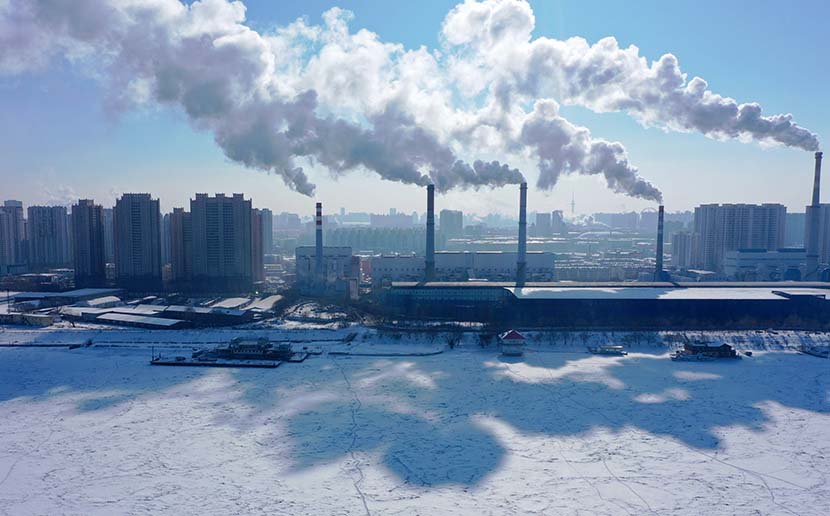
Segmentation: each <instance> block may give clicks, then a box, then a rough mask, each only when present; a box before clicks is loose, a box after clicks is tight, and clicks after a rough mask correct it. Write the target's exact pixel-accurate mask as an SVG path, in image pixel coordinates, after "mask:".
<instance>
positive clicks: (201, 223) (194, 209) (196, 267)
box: [190, 194, 253, 292]
mask: <svg viewBox="0 0 830 516" xmlns="http://www.w3.org/2000/svg"><path fill="white" fill-rule="evenodd" d="M190 214H191V219H192V224H193V286H194V288H196V289H198V290H202V291H206V292H222V291H238V292H244V291H248V290H250V289H251V285H252V281H253V273H252V270H251V266H252V258H251V247H252V246H251V201H250V200H245V199H244V197H243V196H242V194H233V196H232V197H226V196H225V195H224V194H216V196H215V197H209V196H208V195H207V194H196V198H195V199H191V201H190Z"/></svg>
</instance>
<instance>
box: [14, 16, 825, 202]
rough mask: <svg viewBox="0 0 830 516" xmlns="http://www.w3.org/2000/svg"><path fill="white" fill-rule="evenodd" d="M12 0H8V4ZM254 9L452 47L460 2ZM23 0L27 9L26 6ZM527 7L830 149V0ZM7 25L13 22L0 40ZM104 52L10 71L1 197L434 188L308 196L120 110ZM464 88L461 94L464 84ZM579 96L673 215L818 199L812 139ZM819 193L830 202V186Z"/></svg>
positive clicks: (556, 29) (526, 163)
mask: <svg viewBox="0 0 830 516" xmlns="http://www.w3.org/2000/svg"><path fill="white" fill-rule="evenodd" d="M8 1H9V0H5V1H4V0H0V10H1V9H2V7H3V6H4V4H6V2H8ZM244 4H245V6H246V8H247V11H246V13H245V21H244V22H243V23H244V24H245V25H247V26H248V27H250V28H252V29H254V30H255V31H257V32H259V33H262V34H268V33H273V32H274V31H275V30H276V28H277V27H285V26H287V25H288V24H291V23H292V22H294V21H295V20H297V19H298V18H303V19H304V20H305V23H306V24H307V25H309V26H318V25H321V24H322V23H323V21H322V16H323V13H324V12H326V11H328V10H329V9H331V8H332V7H334V6H339V7H341V8H343V9H347V10H349V11H351V12H352V13H353V17H352V18H351V20H350V21H349V25H348V26H349V31H350V33H352V34H354V33H356V32H357V31H359V30H360V29H366V30H368V31H371V32H373V33H375V34H377V36H378V38H379V40H381V41H383V42H392V43H400V44H401V45H403V48H404V49H406V50H417V49H418V48H420V47H421V46H424V47H426V49H427V50H428V51H429V52H432V51H440V52H444V53H446V47H445V44H446V42H445V41H444V39H445V38H444V36H442V24H443V23H444V19H445V17H446V16H447V14H448V12H450V11H451V10H452V9H453V7H454V6H455V5H456V2H444V1H422V2H365V1H364V2H351V1H345V2H330V1H325V2H324V1H317V0H313V1H303V2H288V1H280V2H273V1H264V0H263V1H258V0H246V1H245V2H244ZM10 5H11V6H12V7H14V2H12V4H10ZM530 5H531V7H532V12H533V16H535V26H534V27H533V32H532V37H533V38H538V37H547V38H555V39H557V40H564V39H567V38H570V37H573V36H579V37H582V38H585V39H586V40H587V41H588V43H589V44H594V43H596V42H597V41H599V40H600V39H602V38H603V37H606V36H613V37H615V38H616V39H617V41H618V42H619V46H620V47H627V46H628V45H636V46H637V47H638V48H639V49H640V55H641V56H642V57H644V58H646V59H647V61H648V62H649V64H650V63H651V62H652V61H654V60H658V59H659V58H660V56H662V55H663V54H666V53H671V54H673V55H674V56H676V57H677V60H678V61H679V64H680V68H681V69H682V70H683V72H685V73H687V74H688V78H689V79H691V78H692V77H694V76H696V75H697V76H701V77H703V78H705V80H706V81H707V83H708V87H709V89H710V90H712V91H713V92H715V93H717V94H720V95H722V96H724V97H731V98H733V99H735V100H736V101H737V102H738V103H739V104H740V103H744V102H757V103H759V104H760V105H761V106H762V107H763V114H764V115H775V114H778V113H791V114H792V115H793V119H794V121H795V122H796V123H797V124H798V125H799V126H801V127H803V128H806V129H808V130H809V131H811V132H812V133H815V134H817V135H818V140H819V142H820V144H821V145H822V147H824V146H826V144H827V135H829V134H830V121H828V120H830V107H828V102H827V91H828V89H827V84H828V82H830V81H828V79H830V69H829V68H828V66H827V65H828V61H827V59H828V57H827V49H828V45H827V39H826V26H825V27H823V26H822V24H823V23H825V21H826V20H827V19H828V18H830V3H827V2H809V1H804V2H798V4H797V6H795V5H788V4H782V3H780V2H772V1H751V2H750V1H739V0H735V1H730V2H715V1H700V2H656V1H645V0H644V1H638V2H618V1H586V0H581V1H545V2H531V4H530ZM7 7H8V6H7ZM3 30H4V29H3V25H2V24H0V38H2V36H3V35H2V31H3ZM94 61H95V55H94V54H93V56H92V57H86V58H85V59H81V60H74V59H69V60H68V59H66V58H64V57H61V56H57V57H54V58H53V59H51V60H50V62H49V63H48V65H46V66H43V67H37V68H36V69H32V70H23V71H18V72H15V73H8V72H7V73H0V113H3V115H2V116H1V117H0V156H2V159H0V180H1V181H2V183H1V184H2V185H3V186H2V189H0V192H1V193H0V198H3V199H18V200H22V201H24V203H26V204H27V205H31V204H46V203H49V204H52V203H60V204H63V203H68V202H71V201H74V199H77V198H78V197H84V198H90V197H91V198H94V199H96V200H97V201H99V202H101V203H103V204H104V205H112V204H113V203H114V200H115V198H116V196H117V195H119V194H120V193H122V192H150V193H152V194H153V195H154V196H157V197H159V198H160V199H161V204H162V208H163V209H164V210H169V209H171V208H172V207H174V206H187V202H188V199H190V198H191V197H193V194H194V193H195V192H208V193H215V192H227V193H231V192H242V193H244V194H246V196H249V197H251V198H252V199H253V201H254V205H255V206H256V207H262V208H270V209H272V210H274V211H276V212H281V211H290V212H297V213H301V214H311V212H312V210H313V207H314V202H315V200H320V201H322V202H323V203H324V206H325V207H326V211H330V212H335V211H338V210H339V209H340V207H345V208H346V209H347V210H349V211H371V212H385V211H387V210H388V209H389V208H392V207H395V208H397V209H398V210H403V211H406V212H410V211H419V212H421V211H424V208H425V207H424V204H425V199H424V197H425V196H424V195H423V188H422V187H421V186H418V185H415V184H402V183H400V182H391V181H386V180H382V179H380V178H379V177H378V175H377V174H375V173H374V172H371V171H367V170H362V169H360V167H357V169H354V170H350V171H348V172H346V173H344V174H340V175H338V177H336V178H335V177H333V175H332V173H331V172H330V171H329V170H327V169H326V168H325V167H323V166H320V165H319V164H318V165H316V166H305V167H304V169H305V172H306V173H307V174H308V176H309V179H310V180H311V181H313V183H315V184H316V191H315V192H314V194H313V195H312V196H311V197H309V196H306V195H303V194H301V193H298V192H297V191H295V190H292V189H291V188H290V187H289V186H288V185H287V184H286V183H285V182H284V181H283V180H282V179H281V178H280V177H279V176H278V175H277V174H275V173H267V172H263V171H260V170H255V169H252V168H249V167H246V166H244V165H242V164H240V163H239V162H238V160H237V161H234V160H232V159H230V158H229V157H228V155H227V152H225V150H226V149H223V148H222V147H221V146H220V145H217V143H216V142H215V134H216V131H217V129H216V127H215V126H213V125H211V124H200V123H194V122H193V119H192V118H191V117H189V116H188V114H186V113H185V111H184V109H183V108H182V107H181V106H180V105H176V104H175V103H161V104H159V103H152V102H150V103H146V104H142V105H138V106H130V107H129V108H128V109H119V110H113V109H112V108H111V106H109V105H108V103H107V100H108V95H107V91H106V90H107V89H108V88H111V87H112V86H111V85H107V84H106V81H105V80H103V79H102V78H101V73H100V70H98V69H96V67H95V66H94ZM90 62H92V63H93V64H90ZM456 95H457V96H461V97H464V93H463V92H456ZM321 96H322V97H325V95H321ZM469 97H470V98H461V99H460V100H459V101H458V102H462V103H464V102H475V101H476V98H475V96H474V95H470V96H469ZM542 97H544V98H547V96H542ZM334 98H335V99H337V98H338V97H337V96H336V95H335V96H334ZM538 98H541V97H537V98H536V100H538ZM533 100H534V99H530V100H528V98H523V99H522V98H517V99H516V100H515V102H517V103H521V102H525V103H527V102H530V105H529V106H527V107H526V109H525V111H526V112H530V111H532V101H533ZM557 100H559V99H557ZM578 104H580V102H573V103H568V102H562V105H561V107H560V108H559V114H561V115H562V116H564V117H566V118H567V120H568V121H569V122H570V123H571V124H576V125H578V126H584V127H585V128H587V129H589V130H590V134H591V137H592V138H595V139H603V140H608V141H619V142H621V143H622V144H623V145H624V146H625V149H626V151H627V159H628V160H630V163H631V164H633V165H634V166H636V168H637V169H638V173H639V176H641V177H642V178H644V179H645V180H647V181H648V182H649V183H650V184H653V185H654V186H655V187H657V188H659V189H660V190H661V191H662V194H663V202H664V204H665V205H666V209H667V210H668V211H681V210H688V209H693V208H694V206H696V205H699V204H703V203H713V202H718V203H722V202H748V203H762V202H779V203H783V204H785V205H786V206H787V208H788V210H789V211H803V207H804V205H805V204H806V203H808V202H809V197H810V192H811V180H812V170H813V153H812V152H811V151H809V150H804V149H800V148H792V147H785V146H782V145H777V146H770V145H769V144H768V142H760V143H759V142H758V141H741V140H747V138H737V139H734V138H732V139H727V140H725V141H720V140H717V139H712V138H708V137H706V136H704V135H703V134H700V133H699V132H695V131H691V132H682V131H675V130H671V129H668V130H667V129H666V128H665V127H660V126H659V125H660V124H657V125H658V126H652V127H645V126H644V125H643V123H642V120H638V119H636V117H634V116H629V114H627V113H625V112H619V111H616V112H614V110H611V111H612V112H598V110H597V109H595V108H592V107H593V106H585V105H578ZM339 107H340V106H338V105H337V102H336V100H335V102H333V103H332V102H329V104H328V105H321V106H320V108H319V109H321V110H328V111H329V112H333V113H337V112H338V109H339ZM600 111H602V110H600ZM523 114H526V113H523ZM366 116H368V115H366ZM355 118H356V119H357V120H358V122H357V125H359V126H360V125H361V124H362V125H363V126H367V124H369V122H367V121H366V120H365V119H364V118H363V114H358V115H353V116H352V119H355ZM439 122H440V121H435V124H438V123H439ZM431 123H432V122H430V121H429V120H426V121H420V120H419V121H418V124H420V125H421V126H423V127H425V128H426V129H427V130H428V131H429V130H432V129H433V128H432V127H431ZM221 130H222V129H219V131H221ZM439 139H440V138H439ZM472 147H474V145H472V144H471V147H470V148H472ZM478 148H479V147H476V149H478ZM452 149H453V150H454V152H455V153H456V154H457V155H458V158H460V159H464V160H466V161H471V160H473V159H476V158H477V155H472V153H468V150H469V148H468V147H467V146H466V145H465V143H464V142H459V141H456V142H454V143H453V146H452ZM528 149H529V150H528V152H531V153H532V151H535V150H536V149H537V148H536V147H534V146H532V145H529V144H528ZM539 152H542V151H541V147H539ZM468 154H469V155H468ZM483 154H484V155H485V156H483V159H485V160H487V161H489V160H498V161H499V162H500V163H509V165H510V167H517V168H518V169H519V170H520V171H521V173H523V174H524V175H525V177H527V178H528V181H529V183H530V184H531V188H530V195H529V209H530V210H531V211H545V210H554V209H564V210H566V211H568V210H569V205H570V201H571V197H572V196H573V197H574V199H575V202H576V211H577V213H592V212H597V211H619V210H641V209H644V208H650V207H654V206H656V204H657V202H656V201H655V200H654V199H643V198H638V197H633V196H630V195H625V194H623V193H615V192H613V191H611V190H610V189H609V188H608V187H607V185H606V181H605V180H603V179H602V178H601V177H600V176H597V175H581V174H576V173H575V174H563V175H561V176H560V177H559V180H558V181H557V182H556V184H555V185H554V186H553V187H552V188H551V189H549V190H547V189H540V188H538V187H537V186H536V184H535V183H536V180H537V177H538V175H539V172H538V171H537V170H536V166H537V162H536V160H534V159H533V158H528V157H527V156H524V157H523V158H521V159H516V158H515V157H513V156H511V155H510V154H509V153H507V152H505V153H500V152H498V151H494V150H493V149H489V150H487V151H486V152H483ZM517 194H518V188H517V187H516V186H514V185H510V184H508V185H498V186H496V187H494V188H490V187H488V186H484V187H481V188H479V189H469V188H468V189H453V190H450V191H448V192H446V193H443V194H441V195H439V196H438V198H437V208H438V209H441V208H454V209H461V210H464V211H465V212H474V213H479V214H483V213H487V212H501V213H508V214H512V213H513V212H514V211H516V209H517V204H518V199H517V197H518V195H517ZM822 199H823V200H825V201H827V200H828V199H830V194H825V195H823V196H822Z"/></svg>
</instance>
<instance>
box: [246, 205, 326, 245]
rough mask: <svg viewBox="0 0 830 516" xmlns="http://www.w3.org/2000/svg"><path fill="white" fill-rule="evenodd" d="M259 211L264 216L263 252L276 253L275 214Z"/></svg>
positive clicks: (264, 210)
mask: <svg viewBox="0 0 830 516" xmlns="http://www.w3.org/2000/svg"><path fill="white" fill-rule="evenodd" d="M259 211H260V213H261V214H262V252H263V253H265V254H271V253H273V252H274V213H273V212H272V211H271V210H269V209H268V208H264V209H262V210H259ZM341 211H342V208H341Z"/></svg>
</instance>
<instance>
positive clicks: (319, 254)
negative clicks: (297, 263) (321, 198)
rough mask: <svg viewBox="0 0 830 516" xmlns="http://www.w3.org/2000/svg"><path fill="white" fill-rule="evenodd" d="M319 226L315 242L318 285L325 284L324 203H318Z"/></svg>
mask: <svg viewBox="0 0 830 516" xmlns="http://www.w3.org/2000/svg"><path fill="white" fill-rule="evenodd" d="M314 222H315V224H316V225H317V229H316V235H315V240H314V245H315V249H314V273H315V280H316V281H317V282H318V283H323V281H324V280H325V278H324V277H323V203H321V202H318V203H317V216H316V218H315V219H314Z"/></svg>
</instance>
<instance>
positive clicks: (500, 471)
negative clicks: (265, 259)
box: [0, 332, 830, 515]
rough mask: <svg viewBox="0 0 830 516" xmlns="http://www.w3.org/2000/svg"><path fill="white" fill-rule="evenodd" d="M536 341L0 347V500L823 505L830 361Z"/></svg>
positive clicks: (588, 508) (299, 510) (205, 508)
mask: <svg viewBox="0 0 830 516" xmlns="http://www.w3.org/2000/svg"><path fill="white" fill-rule="evenodd" d="M125 333H126V332H125ZM83 334H84V333H83V332H79V336H80V335H83ZM361 346H367V345H363V344H362V345H361ZM531 347H533V346H531ZM551 349H552V348H550V347H546V346H537V347H536V348H534V349H531V350H530V351H528V352H527V353H526V354H525V356H524V357H522V358H521V359H518V360H507V359H504V358H500V357H499V356H498V354H497V353H496V351H495V350H493V349H490V348H485V349H478V348H477V347H475V346H472V345H466V346H462V347H461V348H460V349H458V348H457V349H455V350H447V351H446V352H445V353H444V354H441V355H436V356H428V357H395V358H375V357H343V356H337V357H335V356H329V355H323V356H319V357H313V358H311V359H309V360H307V361H306V362H304V363H302V364H284V366H283V367H280V368H278V369H275V370H242V369H241V370H226V369H211V368H204V369H202V368H174V367H152V366H150V365H148V359H149V353H148V352H147V351H146V350H140V349H119V348H96V347H91V348H82V349H76V350H66V349H58V348H48V349H46V348H44V349H33V348H4V349H0V422H2V423H0V428H1V429H2V431H0V513H3V514H13V515H27V514H101V515H111V514H175V515H181V514H200V515H201V514H291V515H296V514H313V515H319V514H441V515H444V514H609V515H619V514H637V515H641V514H689V515H699V514H709V515H711V514H798V515H811V514H815V515H824V514H828V513H830V484H828V478H830V443H828V438H829V437H830V361H828V360H822V359H819V358H815V357H811V356H806V355H802V354H798V353H795V352H792V351H787V350H769V351H759V352H756V353H755V356H754V357H752V358H745V359H743V360H738V361H728V362H710V363H675V362H671V361H670V360H669V359H668V358H667V356H668V355H667V353H666V351H665V349H656V350H650V349H648V348H647V347H646V346H643V347H642V348H641V349H640V350H639V351H638V350H636V349H635V350H633V352H632V353H631V354H630V355H629V356H627V357H598V356H593V355H588V354H586V353H583V352H577V351H566V352H553V351H551Z"/></svg>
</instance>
